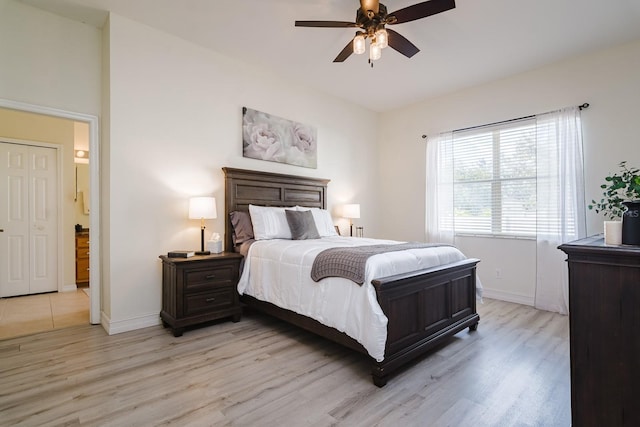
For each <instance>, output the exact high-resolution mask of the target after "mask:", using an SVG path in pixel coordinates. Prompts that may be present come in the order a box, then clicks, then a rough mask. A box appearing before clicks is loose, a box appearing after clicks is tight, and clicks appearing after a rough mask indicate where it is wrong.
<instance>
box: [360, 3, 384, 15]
mask: <svg viewBox="0 0 640 427" xmlns="http://www.w3.org/2000/svg"><path fill="white" fill-rule="evenodd" d="M360 9H362V11H363V12H364V13H365V14H366V13H367V11H369V10H371V11H373V13H378V11H379V10H380V0H360Z"/></svg>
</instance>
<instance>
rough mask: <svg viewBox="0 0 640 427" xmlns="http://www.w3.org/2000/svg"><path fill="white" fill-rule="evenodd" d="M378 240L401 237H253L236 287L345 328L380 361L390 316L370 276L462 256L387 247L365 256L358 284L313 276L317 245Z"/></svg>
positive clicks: (441, 249) (447, 249) (446, 249)
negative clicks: (369, 256) (361, 276)
mask: <svg viewBox="0 0 640 427" xmlns="http://www.w3.org/2000/svg"><path fill="white" fill-rule="evenodd" d="M380 243H401V242H397V241H392V240H380V239H369V238H355V237H342V236H332V237H323V238H321V239H313V240H281V239H274V240H260V241H256V242H255V243H253V244H252V245H251V247H250V248H249V252H248V255H247V259H246V260H245V263H244V269H243V271H242V275H241V277H240V281H239V283H238V292H239V293H240V294H247V295H250V296H252V297H254V298H256V299H259V300H262V301H267V302H270V303H272V304H274V305H276V306H278V307H281V308H286V309H288V310H291V311H294V312H296V313H298V314H302V315H304V316H307V317H311V318H313V319H315V320H317V321H319V322H320V323H322V324H324V325H326V326H330V327H332V328H335V329H337V330H339V331H341V332H344V333H346V334H347V335H348V336H350V337H351V338H353V339H355V340H356V341H358V342H359V343H360V344H362V346H363V347H364V348H365V349H366V350H367V352H368V353H369V355H370V356H371V357H373V358H374V359H375V360H377V361H378V362H380V361H382V360H384V348H385V342H386V339H387V322H388V320H387V317H386V316H385V315H384V313H383V312H382V309H381V308H380V305H379V304H378V300H377V299H376V293H375V289H374V287H373V285H372V284H371V280H373V279H375V278H382V277H387V276H391V275H394V274H400V273H406V272H410V271H416V270H422V269H425V268H430V267H435V266H437V265H442V264H448V263H451V262H455V261H460V260H463V259H465V258H466V257H465V256H464V254H462V252H460V250H458V249H457V248H455V247H452V246H436V247H430V248H424V249H410V250H405V251H396V252H387V253H384V254H378V255H374V256H372V257H371V258H369V260H368V261H367V264H366V268H365V283H364V284H363V285H362V286H360V285H358V284H356V283H354V282H352V281H350V280H348V279H343V278H336V277H330V278H326V279H322V280H321V281H319V282H314V281H313V280H312V279H311V267H312V265H313V260H314V259H315V257H316V255H317V254H318V253H320V252H321V251H323V250H325V249H329V248H332V247H338V246H341V247H345V246H362V245H374V244H380ZM478 286H480V284H479V283H478Z"/></svg>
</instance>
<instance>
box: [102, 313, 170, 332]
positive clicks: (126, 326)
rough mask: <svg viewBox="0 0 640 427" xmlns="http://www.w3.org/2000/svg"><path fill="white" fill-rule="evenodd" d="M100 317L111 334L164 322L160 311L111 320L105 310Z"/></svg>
mask: <svg viewBox="0 0 640 427" xmlns="http://www.w3.org/2000/svg"><path fill="white" fill-rule="evenodd" d="M100 317H101V321H100V324H101V325H102V327H103V328H104V330H105V331H107V334H109V335H115V334H121V333H123V332H129V331H135V330H136V329H142V328H148V327H151V326H157V325H160V324H162V321H161V320H160V316H159V315H158V313H153V314H147V315H144V316H139V317H134V318H132V319H125V320H116V321H113V320H111V319H110V318H109V316H107V315H106V314H105V313H104V312H102V313H101V316H100Z"/></svg>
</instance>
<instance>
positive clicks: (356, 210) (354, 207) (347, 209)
mask: <svg viewBox="0 0 640 427" xmlns="http://www.w3.org/2000/svg"><path fill="white" fill-rule="evenodd" d="M342 216H343V217H344V218H349V235H350V236H352V237H353V218H360V205H358V204H350V205H344V206H343V207H342Z"/></svg>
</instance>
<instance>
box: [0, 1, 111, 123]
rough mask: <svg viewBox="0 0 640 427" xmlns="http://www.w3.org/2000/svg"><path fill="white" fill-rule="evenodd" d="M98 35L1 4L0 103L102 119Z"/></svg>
mask: <svg viewBox="0 0 640 427" xmlns="http://www.w3.org/2000/svg"><path fill="white" fill-rule="evenodd" d="M100 37H101V35H100V30H98V29H97V28H95V27H92V26H89V25H86V24H82V23H80V22H76V21H73V20H70V19H66V18H62V17H59V16H57V15H53V14H51V13H49V12H44V11H42V10H40V9H36V8H33V7H31V6H27V5H24V4H22V3H19V2H16V1H14V0H0V58H1V61H0V63H1V64H2V66H0V98H6V99H10V100H12V101H21V102H25V103H29V104H34V105H40V106H46V107H53V108H57V109H60V110H66V111H73V112H81V113H84V114H91V115H94V116H97V115H99V114H100V78H101V73H100Z"/></svg>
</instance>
